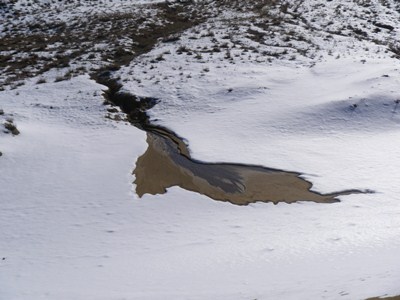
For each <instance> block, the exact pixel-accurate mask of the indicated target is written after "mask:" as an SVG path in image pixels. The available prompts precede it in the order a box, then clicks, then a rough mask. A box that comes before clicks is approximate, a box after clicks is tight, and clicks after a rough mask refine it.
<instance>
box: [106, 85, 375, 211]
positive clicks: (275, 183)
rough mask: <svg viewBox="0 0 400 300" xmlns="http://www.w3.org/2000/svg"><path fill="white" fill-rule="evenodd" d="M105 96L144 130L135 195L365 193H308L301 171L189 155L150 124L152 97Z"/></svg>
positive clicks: (236, 199)
mask: <svg viewBox="0 0 400 300" xmlns="http://www.w3.org/2000/svg"><path fill="white" fill-rule="evenodd" d="M107 86H108V87H109V88H110V89H109V91H107V92H106V94H105V97H106V99H107V100H108V101H109V102H111V103H113V104H114V105H118V106H119V107H120V108H121V109H122V110H123V111H124V112H125V113H126V114H127V115H128V120H129V121H130V122H131V123H132V124H133V125H134V126H136V127H138V128H139V129H142V130H144V131H146V132H147V143H148V148H147V150H146V152H145V153H144V154H143V155H142V156H140V157H139V158H138V160H137V162H136V168H135V170H134V171H133V173H134V174H135V177H136V180H135V184H136V193H137V194H138V195H139V197H142V196H143V195H144V194H153V195H155V194H163V193H166V191H167V188H169V187H172V186H179V187H181V188H183V189H186V190H189V191H193V192H196V193H199V194H202V195H206V196H208V197H210V198H212V199H214V200H219V201H227V202H230V203H232V204H236V205H247V204H249V203H254V202H258V201H261V202H273V203H279V202H286V203H294V202H297V201H313V202H318V203H333V202H338V201H339V199H337V197H339V196H343V195H349V194H354V193H370V191H368V190H366V191H361V190H355V189H354V190H346V191H341V192H334V193H329V194H320V193H318V192H314V191H312V190H311V189H312V183H311V182H309V181H307V180H305V179H303V178H301V175H302V174H301V173H297V172H288V171H284V170H279V169H271V168H266V167H263V166H255V165H245V164H237V163H206V162H202V161H198V160H195V159H193V158H192V157H191V155H190V152H189V150H188V147H187V145H186V144H185V143H184V142H183V140H182V139H181V138H180V137H179V136H178V135H176V134H175V133H174V132H172V131H170V130H168V129H167V128H163V127H160V126H155V125H152V124H151V123H150V120H149V117H148V115H147V113H146V111H147V110H148V109H150V108H151V107H153V106H154V105H156V103H157V101H156V100H155V99H153V98H138V97H136V96H134V95H130V94H127V93H122V92H120V88H121V87H120V86H119V85H116V87H114V88H113V86H112V85H110V84H107Z"/></svg>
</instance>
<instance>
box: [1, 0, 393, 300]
mask: <svg viewBox="0 0 400 300" xmlns="http://www.w3.org/2000/svg"><path fill="white" fill-rule="evenodd" d="M20 2H21V1H20ZM120 2H121V3H122V4H124V5H125V2H124V1H120ZM372 2H373V4H374V7H375V8H376V10H377V11H379V14H378V15H379V18H378V19H379V20H380V21H382V22H385V23H387V24H391V25H393V26H395V27H396V26H397V25H396V24H397V23H396V22H395V20H396V16H398V13H397V12H395V11H394V10H392V9H389V8H390V5H389V6H384V5H381V3H380V2H379V3H378V1H372ZM372 2H371V3H372ZM21 3H23V2H21ZM387 3H392V2H391V1H388V2H387ZM122 4H121V5H122ZM317 4H318V1H307V3H306V4H305V5H302V6H300V8H299V12H300V13H302V14H303V15H304V16H305V18H306V19H311V18H317V17H318V16H319V15H321V16H322V15H323V14H326V15H328V16H331V15H332V14H333V11H334V10H335V9H336V8H337V5H339V4H340V5H342V8H343V9H342V14H341V15H340V16H338V17H337V18H329V17H328V18H326V20H327V22H326V24H325V23H324V22H322V21H321V20H319V21H318V22H316V24H314V25H315V26H316V28H319V29H321V28H326V26H328V27H329V28H330V30H345V29H346V28H344V27H343V26H344V25H343V26H342V24H341V23H343V20H348V22H350V25H352V26H353V25H355V24H356V23H357V22H359V21H360V20H358V21H357V20H354V19H352V18H350V17H349V16H352V14H353V13H356V14H357V15H359V16H364V15H363V14H361V12H362V10H361V9H359V6H357V7H356V8H354V10H351V9H350V8H349V5H351V3H347V2H346V1H339V0H337V1H332V2H329V3H328V4H327V5H324V6H318V5H317ZM307 7H309V8H310V9H308V10H307ZM280 13H281V12H277V14H280ZM235 17H237V16H235V15H232V12H230V11H227V12H226V14H224V15H223V18H228V19H229V18H235ZM317 19H318V18H317ZM321 19H323V20H325V18H321ZM329 21H332V22H333V23H330V22H329ZM360 22H361V21H360ZM227 24H229V22H228V23H225V21H224V20H220V19H215V20H214V23H213V24H211V25H210V24H208V25H200V26H199V27H198V28H195V29H194V30H189V31H187V32H185V33H184V34H183V35H182V38H181V39H180V40H179V41H178V42H176V43H168V44H162V43H160V44H159V45H157V46H156V47H155V49H154V50H152V51H151V52H150V53H148V54H146V55H144V56H141V57H139V58H138V59H137V60H136V61H134V62H132V64H131V65H129V66H127V67H125V68H123V69H122V70H121V71H119V72H117V74H116V75H117V76H120V77H121V82H122V83H123V84H124V88H125V89H126V90H129V91H130V92H132V93H134V94H136V95H139V96H152V97H157V98H159V99H160V100H161V101H160V103H158V104H157V105H156V106H155V107H154V108H153V109H152V110H151V111H150V114H151V117H152V119H153V121H154V122H155V123H158V124H161V125H164V126H167V127H168V128H170V129H172V130H174V131H175V132H176V133H177V134H178V135H180V136H182V137H183V138H185V139H186V140H187V141H188V143H189V146H190V150H191V152H192V156H193V157H194V158H196V159H200V160H204V161H207V162H215V161H220V162H222V161H223V162H239V163H249V164H257V165H263V166H267V167H274V168H279V169H285V170H291V171H297V172H302V173H303V174H304V175H303V176H304V177H306V178H307V179H308V180H310V181H311V182H312V183H313V184H314V187H313V188H314V189H315V190H318V191H320V192H324V193H327V192H333V191H340V190H344V189H353V188H359V189H371V190H374V191H375V193H374V194H357V195H348V196H341V198H340V199H341V202H340V203H335V204H329V205H328V204H326V205H322V204H316V203H308V202H299V203H296V204H291V205H288V204H284V203H280V204H278V205H273V204H265V203H256V204H252V205H249V206H235V205H232V204H229V203H224V202H217V201H213V200H211V199H209V198H207V197H205V196H202V195H198V194H195V193H192V192H188V191H185V190H182V189H180V188H177V187H173V188H171V189H169V190H168V192H167V193H166V194H164V195H155V196H152V195H145V196H144V197H142V198H138V197H137V195H136V194H135V192H134V189H135V186H134V184H133V181H134V176H133V175H132V171H133V169H134V167H135V161H136V159H137V157H139V156H140V155H141V154H143V153H144V151H145V150H146V147H147V144H146V135H145V133H144V132H143V131H140V130H138V129H136V128H135V127H133V126H131V125H128V124H126V123H124V122H115V121H112V120H109V119H107V118H105V116H106V114H107V111H106V107H105V106H104V105H102V102H103V97H102V96H101V94H102V90H104V89H105V87H104V86H101V85H98V84H96V83H95V82H94V81H92V80H90V79H89V77H88V76H79V77H75V78H72V79H71V80H65V81H61V82H52V81H54V80H53V79H54V78H55V77H56V76H57V74H56V73H55V71H54V73H51V72H52V71H51V72H49V73H46V74H44V75H43V78H45V79H46V80H47V83H43V84H36V82H37V81H38V79H39V78H33V79H30V80H26V81H25V85H23V86H19V87H17V88H16V89H13V90H11V89H7V90H6V91H2V92H1V93H0V105H1V107H0V108H1V109H4V112H5V114H4V115H3V116H0V122H1V124H3V123H4V122H5V120H6V119H8V118H12V119H13V122H14V123H15V124H16V125H17V128H18V129H19V130H20V132H21V134H20V135H18V136H12V135H11V134H6V133H5V132H3V127H2V128H1V129H2V130H1V132H0V151H1V152H2V154H3V155H2V156H1V157H0V189H1V195H0V202H1V210H0V227H1V229H2V230H1V231H0V299H7V300H22V299H23V300H25V299H38V300H41V299H60V300H63V299H65V300H67V299H68V300H69V299H76V300H80V299H82V300H83V299H85V300H91V299H93V300H101V299H104V300H113V299H140V300H142V299H144V300H146V299H149V300H164V299H178V300H179V299H182V300H183V299H192V300H198V299H221V300H225V299H226V300H228V299H229V300H242V299H243V300H249V299H259V300H260V299H338V298H340V299H352V300H353V299H366V298H368V297H372V296H383V295H396V294H397V295H398V294H400V289H399V282H400V272H399V270H400V260H399V259H398V253H399V250H400V230H399V228H400V218H399V215H400V205H399V202H398V200H399V196H398V195H399V194H400V187H399V185H398V182H399V181H400V175H398V170H399V169H400V161H399V157H400V150H399V147H398V142H397V141H398V140H399V138H400V130H399V129H400V127H399V126H400V117H399V109H400V107H397V103H396V101H397V100H399V99H400V95H399V92H398V86H399V84H400V82H399V81H400V74H399V70H400V65H399V64H400V63H399V61H398V60H397V59H395V58H394V57H392V56H391V54H390V53H385V51H387V46H385V45H378V44H374V43H372V42H371V41H366V40H357V39H354V37H352V36H350V35H349V36H346V37H344V36H339V35H338V36H336V35H334V36H333V38H332V39H331V40H329V41H328V40H325V38H326V35H327V32H317V33H315V34H313V35H312V36H309V38H310V40H312V42H313V43H316V44H317V45H318V47H319V50H318V49H314V50H310V54H309V55H305V56H300V55H299V54H298V52H296V50H295V48H299V49H300V48H302V47H304V46H305V45H304V44H303V43H302V42H298V43H297V42H296V41H294V40H293V41H291V43H293V46H294V47H293V49H292V50H289V53H288V54H287V55H282V56H281V57H280V58H276V59H271V57H268V56H265V55H262V54H261V53H262V51H272V50H273V49H275V50H276V48H279V47H277V46H271V45H270V44H268V43H265V44H259V43H256V42H255V41H253V40H251V39H249V38H246V37H245V35H246V32H247V30H246V29H247V28H246V27H245V26H244V27H243V28H241V29H240V30H239V31H238V32H237V33H235V34H236V35H235V34H234V37H233V38H232V39H230V40H224V39H223V36H224V35H226V34H227V33H232V32H229V31H228V28H227V27H229V26H228V25H227ZM360 24H361V23H360ZM362 24H364V23H362ZM247 25H249V24H247ZM345 25H346V26H347V25H348V24H347V23H346V24H345ZM202 26H203V27H202ZM204 26H205V27H204ZM249 26H251V27H252V28H253V29H257V30H261V29H260V28H255V27H256V26H255V25H254V24H250V25H249ZM365 26H366V28H364V30H367V31H368V32H372V31H373V30H374V27H373V26H372V25H371V24H368V22H365ZM291 28H292V29H294V28H295V29H296V30H297V32H305V33H307V30H306V27H305V26H300V25H299V26H293V27H291ZM286 29H288V28H286ZM210 30H211V31H212V32H213V35H211V36H207V34H208V32H209V31H210ZM346 30H347V29H346ZM349 31H350V30H349ZM196 32H197V33H196ZM397 36H398V26H397V28H396V29H395V30H394V31H393V32H386V31H384V32H382V33H381V34H380V35H379V36H378V39H379V40H388V39H389V40H390V39H392V40H396V38H397ZM191 37H192V38H191ZM193 37H195V38H196V39H193ZM238 40H241V41H242V42H243V44H246V43H247V42H248V45H253V46H255V47H259V49H260V50H259V53H257V52H252V51H250V50H249V49H246V48H242V47H241V46H238V44H236V43H235V42H237V41H238ZM271 40H272V38H271ZM271 40H267V42H270V41H271ZM273 40H274V41H282V40H283V39H281V37H279V36H278V37H276V38H273ZM223 43H227V45H228V46H227V47H228V48H224V47H225V46H224V47H222V48H221V49H222V52H216V53H213V54H211V53H210V52H207V51H204V52H202V51H200V48H198V47H201V48H203V47H206V48H207V49H210V48H212V47H213V46H214V45H217V46H220V45H222V44H223ZM307 43H308V42H307ZM105 45H106V44H105ZM100 46H101V44H99V47H100ZM181 46H186V47H188V48H190V49H191V50H192V52H193V55H187V54H186V53H184V54H178V53H177V49H179V47H181ZM274 47H275V48H274ZM366 48H368V49H366ZM226 49H228V50H229V52H230V54H231V56H232V59H223V57H224V56H225V55H227V50H226ZM275 50H274V51H275ZM279 51H282V49H279ZM290 51H291V52H290ZM329 52H331V54H329ZM197 53H200V54H201V56H200V57H196V54H197ZM160 54H162V55H163V58H164V60H161V61H157V62H155V63H154V62H152V61H154V59H155V58H157V57H159V56H160ZM294 54H295V55H296V59H295V60H291V55H294ZM62 71H63V70H60V71H59V72H62ZM40 78H42V77H40ZM355 105H356V106H355ZM3 258H4V259H3Z"/></svg>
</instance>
